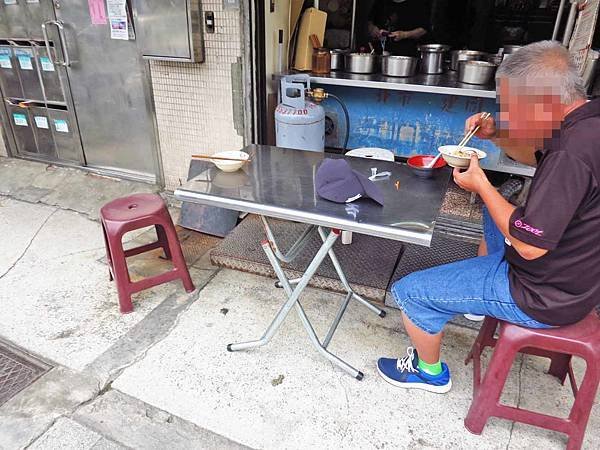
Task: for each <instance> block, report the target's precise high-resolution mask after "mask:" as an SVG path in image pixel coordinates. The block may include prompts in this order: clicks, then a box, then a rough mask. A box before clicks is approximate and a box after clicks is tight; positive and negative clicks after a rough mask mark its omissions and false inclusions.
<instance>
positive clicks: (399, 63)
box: [381, 56, 419, 77]
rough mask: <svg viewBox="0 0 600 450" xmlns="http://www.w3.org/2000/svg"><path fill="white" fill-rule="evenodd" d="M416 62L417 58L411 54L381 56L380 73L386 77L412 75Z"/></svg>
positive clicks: (415, 68) (415, 69)
mask: <svg viewBox="0 0 600 450" xmlns="http://www.w3.org/2000/svg"><path fill="white" fill-rule="evenodd" d="M418 62H419V60H418V58H414V57H412V56H383V57H382V58H381V73H382V74H383V75H386V76H388V77H412V76H413V75H414V74H415V72H416V71H417V63H418Z"/></svg>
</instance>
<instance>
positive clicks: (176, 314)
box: [0, 159, 600, 450]
mask: <svg viewBox="0 0 600 450" xmlns="http://www.w3.org/2000/svg"><path fill="white" fill-rule="evenodd" d="M154 190H155V189H153V188H152V187H151V186H147V185H140V184H136V183H132V182H123V181H118V180H112V179H107V178H101V177H94V176H91V175H89V174H86V173H85V172H81V171H78V170H74V169H61V168H54V167H51V168H46V167H45V166H44V165H42V164H36V163H29V162H26V161H19V160H6V159H0V236H3V237H4V239H3V240H2V244H1V247H0V248H1V251H0V307H1V308H2V309H1V311H2V314H1V315H0V339H2V340H6V341H9V342H11V343H13V344H14V345H16V346H18V347H20V348H21V349H24V350H25V351H27V352H29V353H31V354H33V355H35V356H37V357H39V358H41V359H43V360H45V361H48V362H49V363H50V364H52V365H53V366H54V368H53V369H52V370H50V371H49V372H48V373H46V374H45V375H44V376H42V377H41V378H40V379H39V380H37V381H36V382H35V383H33V384H32V385H31V386H29V387H28V388H26V389H25V390H23V391H21V392H20V393H19V394H18V395H16V396H15V397H13V398H12V399H11V400H9V401H8V402H7V403H5V404H4V405H2V406H0V448H1V449H11V450H12V449H16V448H34V449H54V448H57V449H58V448H60V449H92V448H93V449H121V448H140V449H166V448H168V449H179V448H189V449H192V448H194V449H197V448H215V449H221V448H243V447H250V448H267V449H275V448H277V449H279V448H290V449H295V448H298V449H299V448H319V449H327V448H348V449H354V448H361V449H363V448H365V449H368V448H378V449H380V448H398V449H414V448H417V449H421V448H431V449H446V448H464V449H472V448H478V449H488V448H489V449H500V448H508V449H521V448H527V447H533V446H535V447H537V448H544V449H560V448H564V445H565V442H566V439H565V437H564V436H563V435H560V434H557V433H551V432H547V431H544V430H540V429H536V428H533V427H528V426H524V425H513V424H511V423H509V422H506V421H501V420H494V419H492V420H490V422H489V424H488V426H487V427H486V429H485V430H484V434H483V435H482V436H474V435H471V434H469V433H468V432H467V431H466V430H465V429H464V427H463V424H462V421H463V419H464V416H465V414H466V412H467V409H468V407H469V404H470V401H471V395H472V393H471V369H470V367H465V366H464V365H463V363H462V360H463V359H464V356H465V354H466V353H467V351H468V348H469V347H470V344H471V343H472V340H473V338H474V334H473V332H471V331H469V330H465V329H463V328H458V327H451V328H450V329H449V330H448V335H447V337H446V339H445V348H444V355H445V358H446V360H447V362H448V364H449V365H450V368H451V370H452V374H453V383H454V387H453V390H452V391H451V393H449V394H448V395H444V396H437V395H434V394H429V393H425V392H411V391H406V390H402V389H398V388H394V387H392V386H390V385H388V384H386V383H385V382H383V380H381V379H380V378H379V377H378V375H377V374H376V371H375V367H374V364H375V361H376V359H377V357H379V356H383V355H386V356H391V355H396V356H401V354H402V353H403V352H404V351H405V350H404V349H405V347H406V345H407V344H408V339H407V337H406V335H405V334H404V332H403V330H402V328H401V325H400V318H399V314H398V312H397V311H394V310H390V311H388V312H389V314H388V316H387V317H386V318H385V319H380V318H379V317H377V316H374V315H372V314H370V313H369V312H368V311H366V310H365V309H364V308H361V307H360V306H357V305H352V306H351V307H350V308H349V310H348V313H347V316H346V317H345V319H344V321H343V322H342V325H341V326H340V329H339V331H338V334H336V337H335V338H334V340H333V341H332V350H333V351H334V353H336V354H338V355H339V356H340V357H342V358H344V359H345V360H347V361H348V362H349V363H351V364H353V365H355V366H356V367H358V368H360V369H361V370H363V371H364V372H365V379H364V380H363V381H361V382H359V381H356V380H354V379H353V378H351V377H349V376H348V375H346V374H345V373H343V372H341V371H340V370H339V369H337V368H335V367H333V366H332V365H331V364H330V363H329V362H327V361H326V360H324V359H323V358H322V357H321V356H319V355H318V354H317V353H316V351H315V350H314V349H313V348H312V347H311V345H310V342H309V341H308V338H307V336H306V334H305V332H304V329H303V328H302V326H301V324H300V322H299V320H298V319H297V317H296V316H295V313H293V312H292V314H291V315H290V317H289V318H288V319H287V320H286V322H285V324H284V327H283V328H282V330H281V331H280V332H279V333H278V334H277V335H276V337H275V338H274V340H273V342H272V343H271V344H270V345H268V346H266V347H263V348H261V349H256V350H252V351H246V352H237V353H228V352H227V351H226V348H225V347H226V345H227V344H228V343H230V342H235V341H239V340H248V339H253V338H258V337H260V335H261V333H262V331H264V329H265V328H266V326H267V325H268V323H269V322H270V320H271V319H272V317H273V315H274V314H275V312H276V311H277V309H278V308H279V307H280V306H281V301H282V292H281V290H278V289H276V288H274V286H273V282H272V280H270V279H266V278H261V277H257V276H253V275H248V274H243V273H240V272H236V271H230V270H218V269H217V268H215V267H212V266H211V265H210V262H209V259H208V253H207V252H208V250H209V248H210V246H211V242H213V241H211V240H210V239H207V240H206V243H205V246H206V247H205V252H204V253H203V254H195V255H194V257H193V258H192V257H191V256H190V257H189V259H188V264H189V266H190V271H191V275H192V278H193V280H194V282H195V283H196V286H197V288H198V289H197V291H196V292H194V293H192V294H186V293H185V291H184V290H183V288H182V286H181V285H180V283H171V284H169V285H163V286H161V287H158V288H155V289H151V290H149V291H146V292H143V293H141V294H139V295H136V296H135V297H134V306H135V311H134V312H133V313H132V314H129V315H121V314H119V312H118V305H117V295H116V290H115V288H114V284H113V283H110V282H109V281H108V276H107V267H106V265H105V262H104V261H105V256H104V248H103V242H102V235H101V232H100V226H99V223H98V222H97V210H98V208H99V207H100V206H101V205H102V204H103V203H104V202H106V201H108V200H110V199H111V198H114V197H118V196H122V195H127V194H129V193H131V192H140V191H146V192H147V191H154ZM151 238H152V233H149V232H145V231H142V232H139V233H134V234H132V235H131V236H128V241H129V242H128V244H130V245H134V244H140V243H143V242H147V241H148V240H149V239H151ZM167 266H168V262H166V261H164V260H162V259H160V258H159V252H152V253H150V254H148V255H140V256H139V257H135V258H132V261H131V271H132V276H133V277H142V276H147V275H148V274H149V273H152V272H154V271H157V270H162V269H164V268H165V267H167ZM339 301H341V296H339V295H335V294H330V293H328V292H324V291H320V290H315V289H308V290H307V293H306V296H305V298H304V300H303V305H304V306H305V308H306V310H307V314H308V315H309V316H310V317H311V318H312V319H313V320H314V323H315V327H316V329H317V331H318V332H319V333H321V334H322V333H323V332H324V330H325V329H326V326H327V324H328V323H329V321H330V320H331V319H332V318H333V316H334V314H335V309H336V307H337V305H338V304H339ZM545 368H546V364H545V362H543V361H542V360H540V359H538V358H533V357H525V358H520V359H519V360H518V361H517V362H516V364H515V367H513V371H512V373H511V377H510V379H509V381H508V383H507V386H506V389H505V401H506V402H507V403H509V404H513V405H520V406H523V407H527V408H532V409H536V410H540V411H546V412H548V413H552V414H554V413H556V412H557V411H560V412H562V413H564V414H566V412H567V411H568V409H569V407H570V404H571V401H572V398H571V394H570V391H569V388H568V387H566V386H564V387H563V386H561V385H560V384H559V383H558V382H557V381H556V380H555V379H553V378H551V377H549V376H547V375H545V374H544V370H545ZM582 368H583V364H578V366H577V372H578V373H581V372H582ZM599 427H600V409H599V408H598V405H597V402H596V405H595V408H594V411H593V412H592V417H591V419H590V423H589V425H588V431H587V440H586V444H585V448H589V449H596V448H600V433H598V431H597V430H598V429H600V428H599Z"/></svg>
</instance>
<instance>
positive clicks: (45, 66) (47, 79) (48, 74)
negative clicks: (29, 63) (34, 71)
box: [35, 47, 65, 103]
mask: <svg viewBox="0 0 600 450" xmlns="http://www.w3.org/2000/svg"><path fill="white" fill-rule="evenodd" d="M35 50H36V60H37V66H38V68H39V71H40V77H41V78H42V85H43V86H44V94H45V97H46V100H47V101H49V102H61V103H62V102H64V101H65V94H64V91H63V85H62V82H61V76H60V74H61V73H64V69H63V68H62V67H59V66H58V67H57V66H56V65H54V62H53V61H56V50H55V49H54V47H50V55H48V50H47V49H46V47H36V49H35Z"/></svg>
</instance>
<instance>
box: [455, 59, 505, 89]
mask: <svg viewBox="0 0 600 450" xmlns="http://www.w3.org/2000/svg"><path fill="white" fill-rule="evenodd" d="M495 73H496V65H495V64H492V63H490V62H487V61H461V62H460V63H459V64H458V81H460V82H461V83H468V84H488V83H489V82H491V81H492V79H493V77H494V74H495Z"/></svg>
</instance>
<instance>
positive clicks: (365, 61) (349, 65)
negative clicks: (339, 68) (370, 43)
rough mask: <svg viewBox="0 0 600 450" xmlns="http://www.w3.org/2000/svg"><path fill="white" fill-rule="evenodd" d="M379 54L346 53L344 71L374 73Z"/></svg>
mask: <svg viewBox="0 0 600 450" xmlns="http://www.w3.org/2000/svg"><path fill="white" fill-rule="evenodd" d="M378 58H379V56H377V55H373V54H370V53H348V54H347V55H346V57H345V61H346V72H352V73H374V72H375V71H376V70H377V60H378Z"/></svg>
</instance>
